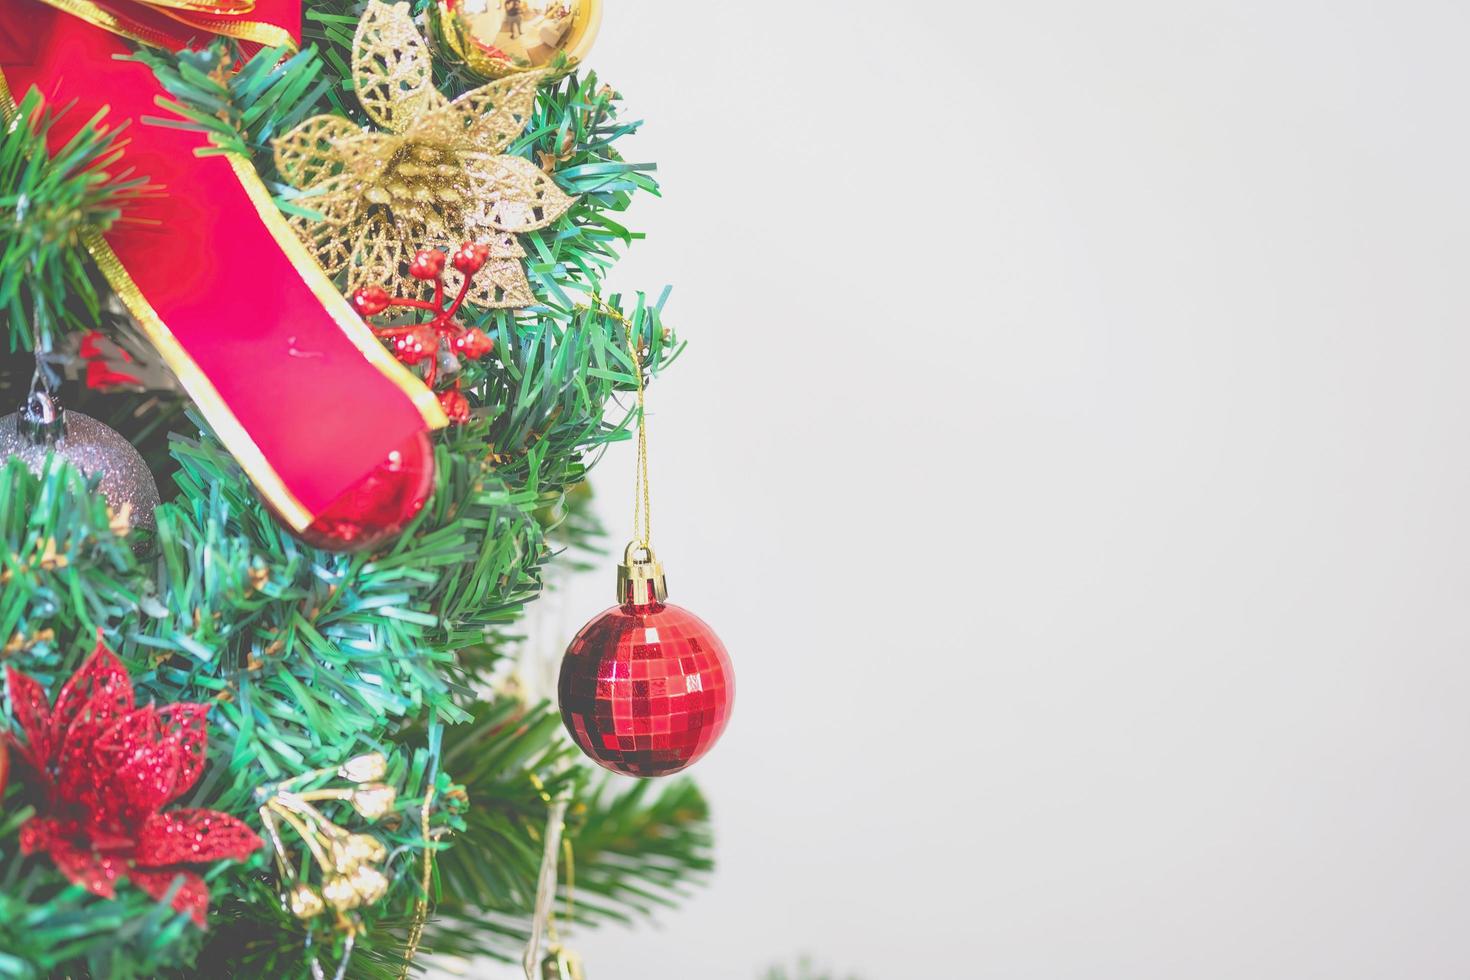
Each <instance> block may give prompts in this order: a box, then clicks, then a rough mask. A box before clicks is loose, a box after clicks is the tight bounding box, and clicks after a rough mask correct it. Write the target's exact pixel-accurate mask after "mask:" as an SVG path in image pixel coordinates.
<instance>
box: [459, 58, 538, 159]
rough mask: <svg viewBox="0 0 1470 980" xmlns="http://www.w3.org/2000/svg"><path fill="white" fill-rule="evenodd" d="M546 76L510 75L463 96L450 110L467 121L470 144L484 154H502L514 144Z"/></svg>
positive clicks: (536, 73) (531, 73)
mask: <svg viewBox="0 0 1470 980" xmlns="http://www.w3.org/2000/svg"><path fill="white" fill-rule="evenodd" d="M545 74H546V73H545V72H539V71H536V72H528V73H527V74H524V75H512V76H511V77H510V78H503V79H501V80H500V81H498V82H491V83H490V84H489V85H482V86H480V87H479V88H477V89H473V90H472V91H469V92H466V93H465V94H464V95H461V96H460V97H459V98H457V99H455V100H454V101H453V102H451V103H449V109H451V110H455V111H457V112H458V113H459V114H460V117H461V118H464V119H468V120H470V141H471V142H472V143H474V144H475V146H477V147H479V148H480V149H481V150H483V151H484V152H486V153H504V152H505V148H506V147H508V146H510V144H511V143H513V142H515V138H516V137H517V136H519V135H521V131H522V130H524V129H525V128H526V124H527V123H529V122H530V121H531V110H532V108H534V107H535V105H536V86H538V85H539V84H540V83H541V79H542V78H544V77H545Z"/></svg>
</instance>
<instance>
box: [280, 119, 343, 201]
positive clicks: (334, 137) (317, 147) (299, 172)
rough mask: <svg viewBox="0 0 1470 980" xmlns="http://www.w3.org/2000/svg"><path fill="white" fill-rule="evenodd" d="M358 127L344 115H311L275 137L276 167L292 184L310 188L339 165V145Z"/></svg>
mask: <svg viewBox="0 0 1470 980" xmlns="http://www.w3.org/2000/svg"><path fill="white" fill-rule="evenodd" d="M361 133H362V130H361V129H360V128H359V127H358V126H357V124H355V123H354V122H353V121H352V120H351V119H348V118H346V117H345V116H312V117H311V118H310V119H308V120H306V122H304V123H302V124H301V125H300V126H297V127H296V128H295V129H293V130H291V132H289V133H287V134H286V135H285V136H282V137H281V138H280V139H278V140H276V144H275V156H276V169H277V170H279V171H280V172H281V176H282V177H284V178H286V180H287V181H288V182H289V183H290V184H291V186H293V187H310V186H311V185H312V184H314V183H316V182H317V181H319V180H323V179H325V178H327V177H330V176H332V175H333V174H334V173H335V172H336V170H337V168H338V167H339V166H341V165H342V162H343V155H342V153H341V152H340V150H339V147H342V146H345V145H347V144H348V142H349V141H350V140H352V139H353V138H354V137H356V136H358V135H360V134H361Z"/></svg>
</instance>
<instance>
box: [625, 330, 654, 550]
mask: <svg viewBox="0 0 1470 980" xmlns="http://www.w3.org/2000/svg"><path fill="white" fill-rule="evenodd" d="M624 322H626V321H624ZM627 334H628V354H629V356H631V357H632V358H633V377H634V378H635V379H637V382H638V469H637V472H636V474H635V475H634V477H633V538H634V540H636V541H637V542H639V543H640V544H642V545H643V547H644V548H645V549H646V548H651V547H652V546H653V507H652V504H651V503H650V499H649V491H648V413H647V412H646V411H644V407H643V364H642V362H641V361H640V360H639V359H638V341H637V338H635V337H634V336H633V331H632V329H631V328H630V329H629V330H628V331H627ZM640 498H641V500H642V504H643V524H642V531H641V533H640V531H639V523H638V505H639V501H640Z"/></svg>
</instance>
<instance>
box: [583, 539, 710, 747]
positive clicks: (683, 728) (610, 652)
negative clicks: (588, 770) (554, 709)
mask: <svg viewBox="0 0 1470 980" xmlns="http://www.w3.org/2000/svg"><path fill="white" fill-rule="evenodd" d="M635 550H639V546H636V545H629V546H628V552H627V556H626V557H625V561H624V564H623V565H620V566H618V595H619V598H620V599H621V600H622V601H621V602H620V603H619V604H618V605H616V606H613V607H612V608H611V609H608V610H607V611H605V612H603V613H601V614H600V615H598V616H596V617H595V618H593V620H592V621H591V622H589V623H588V624H587V625H586V626H583V627H582V629H581V631H580V632H578V633H577V635H576V637H575V638H574V639H573V640H572V643H571V646H569V647H568V648H567V652H566V656H565V657H564V658H563V659H562V662H561V678H560V680H559V682H558V684H557V695H558V700H559V702H560V704H561V717H562V722H563V723H564V724H565V725H566V727H567V731H568V732H570V733H571V736H572V739H573V740H574V741H575V742H576V743H577V745H578V747H580V748H581V750H582V751H583V752H585V753H587V755H588V756H590V757H591V758H592V759H593V761H595V762H596V763H597V764H598V765H601V766H603V767H604V768H606V769H611V770H612V771H613V772H617V773H622V774H623V775H627V776H667V775H668V774H670V773H674V772H678V771H679V770H681V769H685V768H687V767H689V766H691V765H693V764H694V763H695V762H697V761H698V760H699V759H700V758H701V757H702V756H703V755H704V754H705V753H706V752H708V751H709V750H710V749H711V748H712V747H713V746H714V744H715V741H716V740H717V739H718V738H719V737H720V734H721V733H722V732H723V731H724V730H725V725H726V723H727V722H728V721H729V720H730V712H731V709H732V708H733V707H734V703H735V673H734V669H733V668H732V667H731V666H730V657H729V655H728V654H726V653H725V645H724V644H723V643H721V642H720V638H719V637H718V636H716V635H715V633H714V631H713V630H711V629H710V628H709V626H708V625H707V624H706V623H705V622H704V621H703V620H702V619H700V618H699V617H698V616H696V615H694V614H693V613H692V612H690V611H689V610H687V609H683V608H681V607H679V606H676V605H673V604H672V603H669V602H668V601H666V600H667V590H666V587H665V585H664V577H663V566H662V565H660V564H659V563H658V561H657V560H656V559H655V558H654V557H653V552H652V551H651V550H648V549H642V550H644V551H645V552H646V559H644V560H635V558H634V552H635Z"/></svg>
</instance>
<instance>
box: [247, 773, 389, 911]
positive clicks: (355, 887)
mask: <svg viewBox="0 0 1470 980" xmlns="http://www.w3.org/2000/svg"><path fill="white" fill-rule="evenodd" d="M387 771H388V761H387V759H385V758H384V757H383V756H382V754H380V753H377V752H373V753H369V754H367V755H361V756H357V757H356V758H354V759H350V760H348V761H347V762H346V763H344V764H343V765H341V766H338V767H336V768H335V769H333V768H330V767H329V768H326V769H314V770H312V771H310V772H305V773H302V774H300V775H298V776H293V777H291V778H290V779H287V780H285V781H283V782H281V783H278V784H276V786H275V787H274V790H275V791H274V792H273V793H272V794H271V795H270V796H269V797H267V798H266V800H265V802H264V803H263V804H262V805H261V807H260V820H261V823H262V824H263V825H264V826H265V831H266V836H267V838H268V839H269V840H270V842H271V849H272V851H273V855H274V857H275V862H276V872H277V874H278V875H279V877H280V880H281V884H282V886H283V887H287V892H286V896H285V900H286V904H287V905H288V906H289V907H290V909H291V912H292V914H293V915H295V916H296V917H297V918H300V919H313V918H316V917H317V916H319V915H321V914H322V913H323V912H325V911H326V910H327V909H328V908H330V909H331V910H332V911H333V913H335V916H336V926H337V928H339V929H341V930H343V931H344V932H347V933H348V934H349V935H355V934H356V933H357V932H358V931H359V929H360V927H361V922H360V920H358V918H357V917H356V916H352V915H349V914H348V913H349V912H350V911H351V910H352V909H355V908H357V907H358V906H361V905H371V904H373V903H375V902H377V901H379V900H381V899H382V897H383V896H384V895H386V894H387V892H388V884H389V883H388V878H387V876H386V875H384V874H383V872H382V870H381V869H380V868H379V865H380V864H381V863H382V862H383V861H384V860H385V859H386V858H387V856H388V849H387V848H386V847H384V846H383V842H382V841H380V840H378V838H377V837H375V836H373V835H372V834H363V833H353V832H352V831H349V830H348V829H347V828H345V827H343V826H341V825H340V824H338V823H336V822H335V821H333V820H331V819H330V818H328V817H327V816H326V814H324V813H322V811H321V810H319V809H318V808H317V807H316V805H315V804H317V803H320V802H325V801H342V802H346V803H349V804H351V806H352V808H353V809H354V810H356V811H357V813H358V815H359V816H361V817H363V818H364V819H366V820H368V821H376V820H378V819H379V818H381V817H383V816H384V815H386V814H387V813H389V812H391V811H392V810H393V807H394V804H395V803H396V802H397V791H396V790H395V789H394V788H393V787H392V786H390V785H388V784H387V783H384V782H380V780H381V779H382V778H383V777H384V776H385V775H386V774H387ZM331 774H335V775H337V776H338V777H339V778H342V779H346V780H349V781H351V782H353V783H356V784H357V785H355V786H353V787H351V788H330V789H313V790H303V789H300V788H298V787H300V786H302V785H304V784H306V783H309V782H311V781H312V780H315V779H319V778H321V777H322V776H327V775H331ZM283 827H289V828H290V829H291V830H292V831H294V832H295V835H296V837H297V838H299V839H300V841H301V844H302V845H303V846H304V847H305V848H306V851H307V852H309V853H310V854H311V857H312V859H313V860H314V861H315V863H316V865H317V866H318V867H320V868H321V869H322V881H321V885H320V886H317V885H314V884H312V883H311V882H310V881H309V880H308V879H307V878H306V877H305V876H304V875H303V874H302V871H301V869H302V868H303V867H304V866H305V856H304V855H303V856H302V860H301V861H300V862H299V863H298V862H297V861H296V860H295V858H294V855H293V853H292V851H291V850H290V849H289V848H288V847H287V846H286V843H285V840H284V838H283V837H282V833H281V832H282V828H283Z"/></svg>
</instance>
